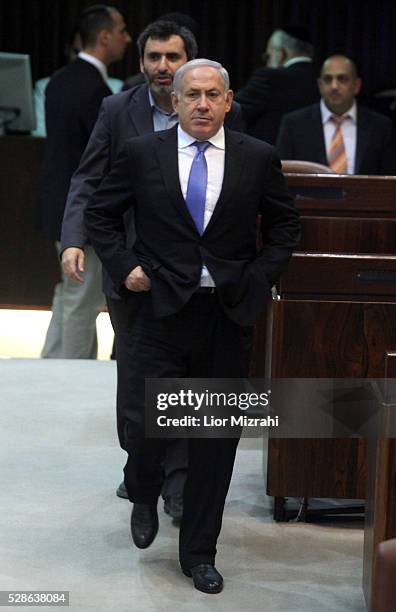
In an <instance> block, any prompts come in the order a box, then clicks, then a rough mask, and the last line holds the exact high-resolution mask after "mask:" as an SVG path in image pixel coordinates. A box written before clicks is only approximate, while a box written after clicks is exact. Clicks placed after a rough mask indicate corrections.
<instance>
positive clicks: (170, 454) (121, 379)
mask: <svg viewBox="0 0 396 612" xmlns="http://www.w3.org/2000/svg"><path fill="white" fill-rule="evenodd" d="M143 299H144V295H143V293H131V294H126V295H125V297H123V298H122V299H120V300H115V299H112V298H110V297H108V296H107V297H106V301H107V308H108V311H109V315H110V320H111V324H112V326H113V329H114V333H115V347H116V350H115V357H116V359H117V354H118V352H120V354H125V350H123V349H122V344H123V343H125V342H126V343H127V344H129V342H130V337H131V330H132V325H133V323H134V321H135V318H136V313H137V312H138V311H139V309H140V306H141V303H142V300H143ZM117 344H118V345H119V349H118V350H117ZM127 370H128V368H127V364H124V362H123V360H122V359H121V360H119V359H117V403H116V404H117V433H118V440H119V442H120V446H121V448H124V450H125V446H124V429H125V412H126V408H125V406H128V405H129V403H130V394H129V386H128V376H127V375H125V374H124V373H125V372H127ZM187 465H188V448H187V441H186V440H174V441H173V442H172V443H170V444H168V445H167V448H166V449H165V451H164V455H163V459H162V471H163V482H162V491H161V494H162V497H163V498H164V499H166V498H167V497H171V496H173V495H182V494H183V489H184V484H185V482H186V476H187Z"/></svg>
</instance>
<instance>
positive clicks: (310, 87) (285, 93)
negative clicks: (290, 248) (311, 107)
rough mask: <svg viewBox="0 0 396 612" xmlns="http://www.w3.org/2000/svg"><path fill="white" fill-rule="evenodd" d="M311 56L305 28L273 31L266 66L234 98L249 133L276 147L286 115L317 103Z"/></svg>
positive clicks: (309, 39)
mask: <svg viewBox="0 0 396 612" xmlns="http://www.w3.org/2000/svg"><path fill="white" fill-rule="evenodd" d="M312 53H313V46H312V43H311V38H310V35H309V32H308V30H307V29H306V28H304V27H302V26H295V25H290V26H285V27H284V28H282V29H280V30H275V32H273V34H272V35H271V37H270V38H269V40H268V44H267V48H266V53H265V60H266V66H265V67H261V68H258V69H257V70H256V71H255V72H254V73H253V74H252V76H251V78H250V79H249V81H248V82H247V83H246V85H245V86H244V87H243V88H242V89H240V90H239V91H238V92H237V93H236V95H235V100H237V102H239V103H240V105H241V106H242V111H243V117H244V120H245V122H246V124H247V132H248V134H250V135H251V136H255V137H256V138H260V139H261V140H265V141H266V142H269V143H270V144H275V142H276V137H277V134H278V130H279V125H280V122H281V119H282V116H283V115H284V113H289V112H291V111H293V110H296V109H298V108H302V107H303V106H307V105H308V104H312V103H313V102H316V101H317V100H318V98H319V94H318V90H317V86H316V71H315V68H314V66H313V63H312Z"/></svg>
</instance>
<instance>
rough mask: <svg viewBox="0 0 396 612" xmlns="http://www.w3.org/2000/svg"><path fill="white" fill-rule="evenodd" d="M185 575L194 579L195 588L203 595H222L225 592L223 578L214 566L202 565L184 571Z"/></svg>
mask: <svg viewBox="0 0 396 612" xmlns="http://www.w3.org/2000/svg"><path fill="white" fill-rule="evenodd" d="M182 571H183V574H185V575H186V576H189V577H190V578H191V577H192V579H193V581H194V586H195V588H196V589H198V591H202V592H203V593H213V594H214V593H220V591H222V590H223V576H222V575H221V574H219V572H218V571H217V569H216V568H215V567H214V565H210V564H209V563H201V565H196V566H195V567H191V568H190V569H189V570H188V569H183V568H182Z"/></svg>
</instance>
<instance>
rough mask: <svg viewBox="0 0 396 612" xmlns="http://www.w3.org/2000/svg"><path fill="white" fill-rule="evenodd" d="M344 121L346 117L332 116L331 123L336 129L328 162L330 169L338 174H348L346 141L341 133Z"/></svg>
mask: <svg viewBox="0 0 396 612" xmlns="http://www.w3.org/2000/svg"><path fill="white" fill-rule="evenodd" d="M344 119H345V117H339V116H338V115H332V116H331V121H333V123H335V126H336V127H335V130H334V134H333V138H332V139H331V144H330V151H329V154H328V162H329V166H330V168H331V169H332V170H334V172H337V173H338V174H346V172H347V170H348V164H347V158H346V152H345V145H344V139H343V137H342V132H341V124H342V122H343V121H344Z"/></svg>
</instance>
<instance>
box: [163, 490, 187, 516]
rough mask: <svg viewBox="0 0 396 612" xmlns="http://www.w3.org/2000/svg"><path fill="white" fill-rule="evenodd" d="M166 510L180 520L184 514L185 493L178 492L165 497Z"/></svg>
mask: <svg viewBox="0 0 396 612" xmlns="http://www.w3.org/2000/svg"><path fill="white" fill-rule="evenodd" d="M164 512H165V513H166V514H169V516H171V517H172V518H174V519H177V520H180V519H181V518H182V516H183V495H182V494H181V493H176V494H175V495H170V496H169V497H166V498H165V501H164Z"/></svg>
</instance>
